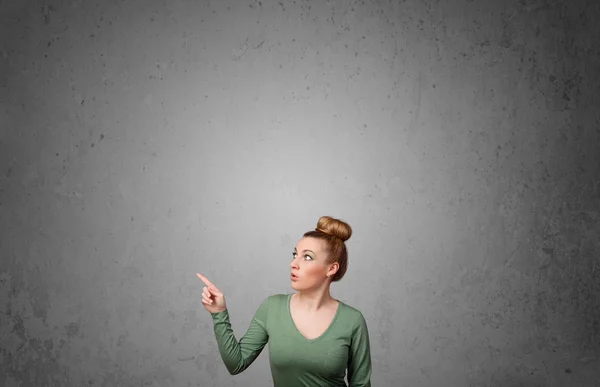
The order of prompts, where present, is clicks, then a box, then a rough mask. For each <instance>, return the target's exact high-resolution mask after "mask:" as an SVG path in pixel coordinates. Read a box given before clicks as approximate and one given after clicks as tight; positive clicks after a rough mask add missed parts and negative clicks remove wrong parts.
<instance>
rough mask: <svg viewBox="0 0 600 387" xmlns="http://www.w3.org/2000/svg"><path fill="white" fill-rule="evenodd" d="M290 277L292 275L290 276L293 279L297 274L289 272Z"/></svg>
mask: <svg viewBox="0 0 600 387" xmlns="http://www.w3.org/2000/svg"><path fill="white" fill-rule="evenodd" d="M290 277H292V278H294V279H298V276H297V275H296V274H294V273H291V274H290Z"/></svg>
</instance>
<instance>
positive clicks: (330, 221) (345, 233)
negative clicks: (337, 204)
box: [316, 216, 352, 242]
mask: <svg viewBox="0 0 600 387" xmlns="http://www.w3.org/2000/svg"><path fill="white" fill-rule="evenodd" d="M316 230H319V231H322V232H324V233H325V234H329V235H333V236H335V237H338V238H340V239H341V240H342V241H344V242H346V241H347V240H348V239H350V237H351V236H352V228H351V227H350V225H349V224H348V223H346V222H344V221H343V220H340V219H335V218H332V217H330V216H321V217H320V218H319V221H318V222H317V228H316Z"/></svg>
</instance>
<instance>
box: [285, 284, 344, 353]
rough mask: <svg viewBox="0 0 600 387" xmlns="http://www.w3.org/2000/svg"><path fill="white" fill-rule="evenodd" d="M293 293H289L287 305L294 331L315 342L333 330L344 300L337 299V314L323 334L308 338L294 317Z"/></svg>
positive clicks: (305, 339)
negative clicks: (300, 329) (292, 306)
mask: <svg viewBox="0 0 600 387" xmlns="http://www.w3.org/2000/svg"><path fill="white" fill-rule="evenodd" d="M292 295H293V293H289V294H288V297H287V302H286V305H287V311H288V316H289V318H290V324H292V327H293V329H294V331H295V332H296V333H297V334H298V336H299V337H300V338H301V339H302V340H304V341H306V342H308V343H313V342H315V341H318V340H320V339H321V338H322V337H323V336H325V335H327V333H328V332H329V331H330V330H331V327H332V326H333V325H334V324H335V322H336V320H337V318H338V315H339V314H340V309H341V308H342V306H341V304H342V302H341V301H340V300H336V301H337V302H338V305H337V308H336V310H335V314H334V315H333V318H332V319H331V322H330V323H329V326H328V327H327V329H325V330H324V331H323V333H321V335H319V336H317V337H315V338H314V339H308V338H306V337H305V336H304V335H303V334H302V333H300V331H299V330H298V327H297V326H296V323H295V322H294V319H293V318H292V308H291V306H290V305H291V302H292Z"/></svg>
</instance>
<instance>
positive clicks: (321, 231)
mask: <svg viewBox="0 0 600 387" xmlns="http://www.w3.org/2000/svg"><path fill="white" fill-rule="evenodd" d="M351 236H352V228H351V227H350V225H349V224H348V223H346V222H344V221H342V220H340V219H335V218H332V217H330V216H321V217H320V218H319V221H318V222H317V227H316V228H315V229H314V230H311V231H308V232H306V233H304V237H311V238H317V239H321V240H323V241H325V244H326V246H327V247H326V249H327V250H328V252H329V259H328V260H327V261H328V263H334V262H337V263H338V265H339V269H338V271H337V272H336V273H335V274H334V275H333V277H332V278H331V282H336V281H339V280H341V279H342V277H343V276H344V274H346V270H347V268H348V250H347V249H346V243H344V242H346V241H347V240H348V239H350V237H351Z"/></svg>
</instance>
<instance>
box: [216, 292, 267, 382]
mask: <svg viewBox="0 0 600 387" xmlns="http://www.w3.org/2000/svg"><path fill="white" fill-rule="evenodd" d="M268 303H269V298H267V299H266V300H264V301H263V303H262V304H261V305H260V306H259V307H258V309H257V311H256V313H255V314H254V317H253V318H252V321H251V322H250V326H249V327H248V330H247V331H246V333H245V334H244V335H243V336H242V338H241V339H240V340H239V342H238V341H237V340H236V338H235V335H234V334H233V329H232V328H231V323H230V321H229V312H228V311H227V310H224V311H222V312H218V313H211V316H212V319H213V323H214V331H215V337H216V339H217V344H218V346H219V352H220V353H221V358H222V359H223V363H225V367H226V368H227V371H229V373H230V374H231V375H236V374H239V373H240V372H243V371H244V370H245V369H246V368H248V367H249V366H250V365H251V364H252V362H253V361H254V360H255V359H256V358H257V357H258V355H260V353H261V352H262V350H263V348H264V346H265V345H266V344H267V342H268V340H269V334H268V332H267V314H268V310H269V305H268Z"/></svg>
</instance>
